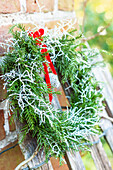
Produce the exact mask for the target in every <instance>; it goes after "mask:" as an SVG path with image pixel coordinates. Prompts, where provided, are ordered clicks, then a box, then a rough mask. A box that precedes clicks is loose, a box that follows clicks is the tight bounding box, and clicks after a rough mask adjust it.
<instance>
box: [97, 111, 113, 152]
mask: <svg viewBox="0 0 113 170" xmlns="http://www.w3.org/2000/svg"><path fill="white" fill-rule="evenodd" d="M102 115H103V116H104V115H105V116H106V115H107V113H106V111H105V110H104V111H103V112H102ZM100 127H101V129H102V131H105V132H106V136H105V137H106V140H107V142H108V145H109V146H110V149H111V151H112V152H113V124H112V122H110V121H109V120H107V119H105V118H101V122H100Z"/></svg>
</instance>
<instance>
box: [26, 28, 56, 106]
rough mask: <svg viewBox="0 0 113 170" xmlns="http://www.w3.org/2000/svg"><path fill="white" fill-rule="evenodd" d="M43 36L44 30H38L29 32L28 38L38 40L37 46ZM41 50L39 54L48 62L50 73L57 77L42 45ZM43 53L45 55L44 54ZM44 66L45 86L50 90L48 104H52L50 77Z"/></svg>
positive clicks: (45, 48)
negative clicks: (31, 37)
mask: <svg viewBox="0 0 113 170" xmlns="http://www.w3.org/2000/svg"><path fill="white" fill-rule="evenodd" d="M43 35H44V29H42V28H41V29H39V30H38V31H35V32H34V33H33V32H30V33H29V36H33V38H34V39H35V38H38V39H37V40H36V41H37V43H36V44H37V45H39V46H40V45H41V41H42V40H43V38H42V36H43ZM42 47H43V49H41V54H43V55H44V56H45V58H46V60H47V61H48V64H49V67H50V68H51V71H52V72H53V74H55V75H57V73H56V70H55V68H54V66H53V63H52V61H51V58H50V55H49V53H48V52H47V46H46V45H45V44H43V45H42ZM44 53H45V54H44ZM43 66H44V71H45V80H46V84H47V87H48V88H49V89H50V93H49V101H50V103H51V102H52V99H53V96H52V90H51V82H50V77H49V72H48V67H47V64H46V63H43Z"/></svg>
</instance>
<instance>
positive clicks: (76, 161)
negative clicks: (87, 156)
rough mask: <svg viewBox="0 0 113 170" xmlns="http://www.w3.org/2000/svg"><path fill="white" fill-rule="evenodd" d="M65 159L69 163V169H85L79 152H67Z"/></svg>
mask: <svg viewBox="0 0 113 170" xmlns="http://www.w3.org/2000/svg"><path fill="white" fill-rule="evenodd" d="M65 160H66V162H67V164H68V167H69V170H85V167H84V164H83V162H82V159H81V156H80V153H79V152H73V153H72V152H66V154H65Z"/></svg>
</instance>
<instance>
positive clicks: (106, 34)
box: [75, 0, 113, 76]
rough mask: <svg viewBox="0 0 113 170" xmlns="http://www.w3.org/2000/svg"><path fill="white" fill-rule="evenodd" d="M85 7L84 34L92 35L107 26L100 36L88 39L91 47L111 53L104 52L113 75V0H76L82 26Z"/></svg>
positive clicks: (76, 9)
mask: <svg viewBox="0 0 113 170" xmlns="http://www.w3.org/2000/svg"><path fill="white" fill-rule="evenodd" d="M84 2H87V5H86V7H85V23H84V35H85V36H86V37H91V36H92V35H95V34H96V33H97V32H99V31H100V29H101V28H103V27H106V26H107V25H109V24H110V25H109V26H108V27H107V28H106V29H104V31H103V32H101V35H100V36H97V37H95V38H94V39H91V40H89V41H88V43H89V44H90V46H91V47H97V48H98V49H100V50H106V51H108V52H110V54H108V53H107V54H106V53H102V56H103V58H104V60H105V61H106V62H107V63H108V66H109V69H110V71H111V73H112V76H113V54H112V51H113V0H75V4H76V5H75V11H76V15H77V16H78V18H79V19H78V22H79V24H80V25H81V27H82V24H83V16H84V10H83V9H84Z"/></svg>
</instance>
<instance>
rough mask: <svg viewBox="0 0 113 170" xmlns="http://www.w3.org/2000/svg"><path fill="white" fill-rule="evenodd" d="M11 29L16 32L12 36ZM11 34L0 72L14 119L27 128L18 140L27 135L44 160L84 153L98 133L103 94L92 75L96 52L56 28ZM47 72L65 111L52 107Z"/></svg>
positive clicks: (71, 31)
mask: <svg viewBox="0 0 113 170" xmlns="http://www.w3.org/2000/svg"><path fill="white" fill-rule="evenodd" d="M14 27H17V28H19V30H17V31H15V32H14V31H13V29H14ZM10 33H12V35H13V38H12V39H11V40H10V41H9V43H10V50H9V51H7V52H6V53H5V57H4V59H3V61H2V67H1V68H2V71H3V75H2V78H3V79H4V81H5V83H4V86H5V87H6V88H7V99H8V101H9V105H10V110H11V111H12V113H13V118H14V119H15V118H19V120H20V121H21V122H25V123H26V125H25V127H24V128H23V129H22V133H21V134H20V136H21V137H22V139H23V137H25V135H26V134H27V133H30V132H32V135H33V137H37V146H38V150H40V149H41V148H42V147H44V152H45V154H46V157H47V158H48V156H49V155H50V154H51V155H53V156H56V157H59V158H62V155H64V154H65V151H69V150H70V149H72V150H78V148H84V147H85V145H84V142H86V141H87V137H88V135H90V134H94V133H97V130H96V127H98V126H97V125H98V120H99V117H98V112H100V111H101V110H102V94H101V90H102V89H100V88H97V87H98V86H99V82H97V80H96V79H95V77H94V75H93V73H92V68H93V67H95V66H96V63H95V62H94V58H95V57H97V56H98V52H97V50H92V49H88V48H87V46H86V45H84V44H83V43H82V41H81V36H82V35H77V32H76V30H68V31H66V30H65V31H62V29H61V27H60V26H59V28H56V30H55V29H54V30H48V29H47V28H45V29H43V28H39V29H38V30H37V31H34V32H32V31H30V30H25V28H24V27H23V26H22V25H16V26H13V27H12V28H11V29H10ZM50 72H52V73H53V74H54V75H55V76H58V78H59V81H60V83H61V84H62V86H63V88H64V91H65V93H66V94H67V98H68V100H69V103H70V106H69V107H67V110H66V111H62V110H60V109H56V108H54V107H53V105H52V99H53V96H54V95H56V92H55V91H54V87H52V85H51V82H50V77H49V73H50ZM67 91H68V93H67Z"/></svg>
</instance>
